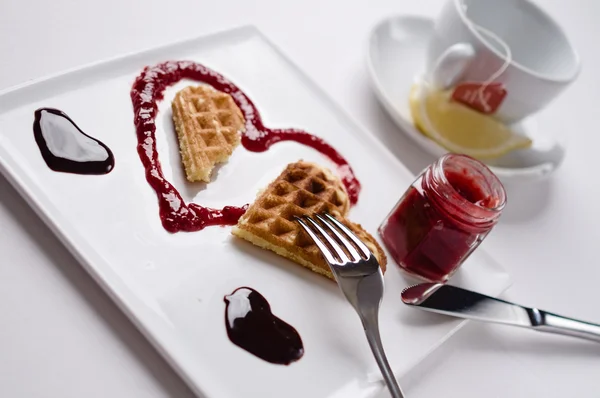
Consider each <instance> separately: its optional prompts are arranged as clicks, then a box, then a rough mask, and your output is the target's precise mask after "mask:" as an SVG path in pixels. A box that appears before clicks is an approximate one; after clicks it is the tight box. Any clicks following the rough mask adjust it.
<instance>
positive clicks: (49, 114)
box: [33, 108, 115, 174]
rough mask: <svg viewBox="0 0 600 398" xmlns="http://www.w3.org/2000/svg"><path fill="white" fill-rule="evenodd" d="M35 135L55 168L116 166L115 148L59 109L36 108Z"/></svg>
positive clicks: (77, 170) (79, 170)
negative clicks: (95, 136) (84, 129)
mask: <svg viewBox="0 0 600 398" xmlns="http://www.w3.org/2000/svg"><path fill="white" fill-rule="evenodd" d="M33 135H34V137H35V142H36V143H37V144H38V147H39V148H40V152H41V153H42V157H43V158H44V161H45V162H46V164H47V165H48V167H50V168H51V169H52V170H54V171H61V172H65V173H74V174H108V173H110V172H111V170H112V169H113V168H114V166H115V158H114V156H113V154H112V151H111V150H110V149H109V148H108V147H107V146H106V145H104V144H103V143H102V142H100V141H99V140H97V139H95V138H93V137H90V136H89V135H87V134H86V133H84V132H83V131H82V130H81V129H80V128H79V127H78V126H77V125H76V124H75V122H74V121H73V120H71V118H70V117H69V116H67V115H66V114H65V113H64V112H62V111H60V110H58V109H54V108H40V109H38V110H37V111H35V120H34V122H33Z"/></svg>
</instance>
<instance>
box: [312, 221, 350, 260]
mask: <svg viewBox="0 0 600 398" xmlns="http://www.w3.org/2000/svg"><path fill="white" fill-rule="evenodd" d="M304 219H305V220H306V221H308V222H309V223H310V224H311V225H312V226H313V227H314V228H316V229H317V230H318V231H319V232H320V233H321V235H322V237H323V238H325V240H326V241H327V243H329V246H330V247H331V248H332V249H333V250H334V251H335V253H336V254H337V256H338V258H339V259H340V261H338V264H345V263H348V262H350V261H351V260H350V259H349V258H348V255H347V254H346V252H344V249H342V247H341V246H340V244H339V243H338V242H336V240H335V239H333V238H332V237H331V235H329V234H328V233H327V232H326V231H325V230H324V229H323V227H321V226H320V225H319V223H318V222H316V221H315V220H313V219H312V218H311V217H309V216H304Z"/></svg>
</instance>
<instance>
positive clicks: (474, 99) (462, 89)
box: [452, 83, 507, 115]
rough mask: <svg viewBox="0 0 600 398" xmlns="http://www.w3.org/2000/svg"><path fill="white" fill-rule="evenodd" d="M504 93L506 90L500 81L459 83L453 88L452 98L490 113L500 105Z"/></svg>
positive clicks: (487, 113)
mask: <svg viewBox="0 0 600 398" xmlns="http://www.w3.org/2000/svg"><path fill="white" fill-rule="evenodd" d="M481 90H483V92H482V93H480V91H481ZM506 94H507V91H506V89H505V88H504V85H503V84H502V83H490V84H488V85H487V86H484V84H482V83H460V84H458V85H457V86H456V88H455V89H454V92H453V93H452V99H453V100H454V101H457V102H460V103H461V104H465V105H466V106H468V107H470V108H473V109H475V110H476V111H479V112H481V113H484V114H486V115H491V114H493V113H494V112H496V110H497V109H498V108H499V107H500V104H502V101H504V97H506ZM482 99H483V101H482Z"/></svg>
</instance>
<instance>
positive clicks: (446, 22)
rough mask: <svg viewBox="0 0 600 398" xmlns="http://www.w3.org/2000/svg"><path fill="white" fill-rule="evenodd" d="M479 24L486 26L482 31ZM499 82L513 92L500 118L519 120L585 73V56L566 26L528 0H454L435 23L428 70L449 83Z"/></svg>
mask: <svg viewBox="0 0 600 398" xmlns="http://www.w3.org/2000/svg"><path fill="white" fill-rule="evenodd" d="M478 26H480V27H482V28H483V29H479V28H478ZM486 30H487V31H490V32H493V34H494V35H496V36H497V37H498V38H500V39H501V40H502V41H503V42H504V43H505V44H506V45H508V46H509V47H510V50H511V53H512V54H511V55H512V58H511V61H510V64H508V65H507V67H506V70H505V71H504V72H503V73H502V74H501V75H500V76H498V77H497V78H496V79H495V80H494V81H495V82H501V83H502V84H504V87H505V89H506V90H507V95H506V97H505V98H504V100H503V102H502V103H501V105H500V107H499V108H498V109H497V111H496V113H495V116H496V117H497V118H498V119H499V120H502V121H503V122H505V123H513V122H517V121H519V120H521V119H523V118H525V117H526V116H529V115H531V114H533V113H535V112H537V111H539V110H540V109H542V108H544V107H545V106H546V105H547V104H548V103H549V102H550V101H552V99H553V98H554V97H556V96H557V95H558V94H559V93H560V92H561V91H562V90H564V89H565V88H566V87H567V86H568V85H569V84H570V83H571V82H572V81H573V80H575V78H576V77H577V75H578V74H579V70H580V61H579V56H578V54H577V52H576V51H575V49H574V48H573V46H572V45H571V44H570V43H569V40H568V39H567V37H566V35H565V33H564V32H563V30H562V29H561V28H560V26H559V25H558V24H557V23H556V22H555V21H554V20H553V19H552V18H551V17H550V16H549V15H548V14H546V13H545V12H544V11H543V10H541V9H540V8H539V7H538V6H536V5H534V4H533V3H531V2H530V1H528V0H448V2H447V3H446V4H445V6H444V7H443V8H442V11H441V14H440V15H439V17H438V19H437V21H436V24H435V33H434V36H433V38H432V41H431V42H430V45H429V48H428V52H427V69H428V70H427V73H428V74H429V76H430V77H431V78H432V79H433V80H434V82H435V83H437V84H438V85H441V86H443V87H449V86H452V85H455V84H457V83H461V82H485V81H487V80H488V79H489V78H490V77H492V76H493V75H494V73H495V72H497V71H498V70H499V69H500V68H501V67H502V66H503V65H504V64H505V62H506V60H507V53H506V50H505V47H503V46H502V44H501V43H499V42H498V40H497V39H495V38H494V36H493V35H490V34H489V33H487V32H486Z"/></svg>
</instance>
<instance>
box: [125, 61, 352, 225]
mask: <svg viewBox="0 0 600 398" xmlns="http://www.w3.org/2000/svg"><path fill="white" fill-rule="evenodd" d="M185 78H187V79H193V80H196V81H199V82H202V83H205V84H209V85H211V86H212V87H214V88H215V89H217V90H219V91H222V92H225V93H227V94H229V95H231V97H232V98H233V100H234V101H235V103H236V104H237V105H238V107H239V108H240V109H241V111H242V113H243V114H244V118H245V120H246V125H245V131H244V133H243V136H242V145H243V146H244V147H245V148H246V149H248V150H249V151H253V152H263V151H266V150H267V149H269V147H270V146H271V145H273V144H275V143H277V142H280V141H295V142H298V143H300V144H303V145H306V146H309V147H311V148H314V149H315V150H317V151H319V152H321V153H323V154H324V155H326V156H328V157H329V158H330V159H331V160H332V161H333V162H334V163H336V164H337V165H338V171H339V173H340V175H341V178H342V181H343V183H344V185H345V187H346V190H347V191H348V195H349V196H350V201H351V203H352V204H355V203H356V202H357V200H358V194H359V192H360V183H359V181H358V179H357V178H356V176H355V175H354V172H353V171H352V168H351V167H350V165H349V164H348V162H347V161H346V159H344V157H343V156H342V155H341V154H340V153H339V152H337V151H336V150H335V149H334V148H333V147H332V146H331V145H329V144H328V143H327V142H326V141H325V140H323V139H322V138H319V137H316V136H314V135H312V134H310V133H308V132H306V131H303V130H299V129H270V128H268V127H266V126H265V125H264V124H263V122H262V119H261V117H260V113H259V112H258V109H257V108H256V106H255V105H254V104H253V103H252V101H251V100H250V98H248V96H246V94H245V93H244V92H243V91H242V90H241V89H240V88H239V87H237V86H236V85H235V84H234V83H232V82H231V81H229V80H228V79H226V78H225V77H224V76H222V75H221V74H219V73H217V72H215V71H213V70H211V69H209V68H207V67H205V66H203V65H201V64H198V63H196V62H192V61H167V62H164V63H161V64H158V65H155V66H149V67H146V68H144V70H143V71H142V73H141V74H140V75H139V76H138V77H137V78H136V79H135V82H134V83H133V87H132V89H131V101H132V103H133V109H134V123H135V127H136V132H137V139H138V145H137V151H138V154H139V156H140V159H141V161H142V164H143V165H144V168H145V170H146V179H147V180H148V182H149V183H150V185H151V186H152V188H153V189H154V191H155V192H156V195H157V196H158V201H159V208H160V210H159V212H160V217H161V220H162V223H163V226H164V227H165V229H166V230H168V231H170V232H177V231H198V230H201V229H203V228H205V227H207V226H209V225H234V224H236V223H237V221H238V219H239V218H240V217H241V216H242V215H243V214H244V212H245V211H246V209H247V205H246V206H242V207H236V206H225V207H224V208H223V209H212V208H207V207H203V206H201V205H198V204H196V203H190V204H186V203H185V201H184V200H183V198H182V197H181V195H180V194H179V192H178V191H177V189H175V187H174V186H173V185H172V184H171V183H170V182H169V181H167V179H166V178H165V177H164V175H163V173H162V169H161V166H160V162H159V160H158V152H157V150H156V137H155V133H156V116H157V113H158V101H160V100H162V99H163V94H164V91H165V89H166V88H167V87H169V86H172V85H173V84H175V83H177V82H179V81H180V80H181V79H185Z"/></svg>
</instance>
